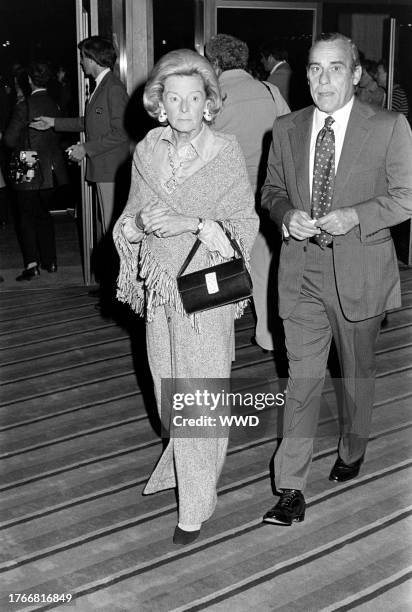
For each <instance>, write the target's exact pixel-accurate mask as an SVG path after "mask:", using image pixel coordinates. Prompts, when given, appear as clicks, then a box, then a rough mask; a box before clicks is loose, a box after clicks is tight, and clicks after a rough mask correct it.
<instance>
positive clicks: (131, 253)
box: [115, 231, 145, 316]
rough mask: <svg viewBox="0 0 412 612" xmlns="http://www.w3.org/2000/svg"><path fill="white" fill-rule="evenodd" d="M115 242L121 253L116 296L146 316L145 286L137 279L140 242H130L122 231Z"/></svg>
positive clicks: (136, 311) (139, 313)
mask: <svg viewBox="0 0 412 612" xmlns="http://www.w3.org/2000/svg"><path fill="white" fill-rule="evenodd" d="M115 244H116V247H117V249H118V251H119V255H120V270H119V275H118V277H117V290H116V298H117V299H118V300H119V302H123V303H125V304H128V305H129V306H130V308H131V309H132V310H133V311H134V312H135V313H137V314H138V315H140V316H144V313H145V295H144V288H143V283H142V282H141V281H138V280H137V278H138V260H139V250H140V243H137V244H133V245H132V244H130V243H129V242H128V241H127V240H126V239H125V237H124V236H123V235H122V233H121V231H120V232H119V233H118V234H117V236H115Z"/></svg>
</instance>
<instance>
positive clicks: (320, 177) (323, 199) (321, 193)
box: [312, 117, 335, 248]
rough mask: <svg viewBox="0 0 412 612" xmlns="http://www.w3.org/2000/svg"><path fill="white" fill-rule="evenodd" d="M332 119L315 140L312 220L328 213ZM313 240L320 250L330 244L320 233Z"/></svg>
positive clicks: (327, 236)
mask: <svg viewBox="0 0 412 612" xmlns="http://www.w3.org/2000/svg"><path fill="white" fill-rule="evenodd" d="M334 121H335V120H334V118H333V117H326V119H325V125H324V127H323V128H322V129H321V130H320V132H319V134H318V136H317V138H316V148H315V162H314V165H313V185H312V219H320V217H323V216H324V215H326V213H328V212H329V211H330V208H331V206H332V198H333V187H334V183H335V134H334V133H333V130H332V123H333V122H334ZM313 239H314V240H315V242H317V243H318V244H319V246H321V247H322V248H325V247H326V246H327V245H328V244H330V243H331V242H332V236H331V235H330V234H328V233H327V232H324V231H321V233H320V234H318V235H317V236H314V237H313Z"/></svg>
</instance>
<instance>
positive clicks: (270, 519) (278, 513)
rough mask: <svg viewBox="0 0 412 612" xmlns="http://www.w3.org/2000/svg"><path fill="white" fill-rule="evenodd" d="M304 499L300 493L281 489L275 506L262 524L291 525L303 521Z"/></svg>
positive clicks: (295, 490) (267, 513) (294, 490)
mask: <svg viewBox="0 0 412 612" xmlns="http://www.w3.org/2000/svg"><path fill="white" fill-rule="evenodd" d="M305 508H306V503H305V498H304V497H303V493H302V491H298V490H297V489H283V491H282V494H281V496H280V499H279V501H278V503H277V504H276V506H273V508H271V509H270V510H269V511H268V512H266V514H265V516H264V517H263V522H264V523H274V524H275V525H288V526H290V525H292V523H301V522H302V521H304V520H305Z"/></svg>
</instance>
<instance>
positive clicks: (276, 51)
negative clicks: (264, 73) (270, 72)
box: [259, 40, 289, 62]
mask: <svg viewBox="0 0 412 612" xmlns="http://www.w3.org/2000/svg"><path fill="white" fill-rule="evenodd" d="M259 50H260V53H261V55H263V57H265V58H268V57H269V56H270V55H271V56H272V57H273V58H274V59H275V60H277V61H278V62H287V61H288V58H289V54H288V52H287V50H286V49H285V48H284V47H283V46H282V44H281V43H280V42H279V41H276V40H273V41H268V42H264V43H263V44H262V45H260V47H259Z"/></svg>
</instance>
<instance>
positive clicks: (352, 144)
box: [332, 100, 373, 208]
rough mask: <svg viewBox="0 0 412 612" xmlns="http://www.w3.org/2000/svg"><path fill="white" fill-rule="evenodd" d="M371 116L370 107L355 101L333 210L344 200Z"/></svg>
mask: <svg viewBox="0 0 412 612" xmlns="http://www.w3.org/2000/svg"><path fill="white" fill-rule="evenodd" d="M371 114H373V111H371V110H370V109H369V108H368V107H365V106H362V105H360V104H359V102H358V101H357V100H355V101H354V103H353V108H352V111H351V114H350V117H349V122H348V126H347V128H346V134H345V139H344V141H343V147H342V153H341V156H340V159H339V165H338V168H337V172H336V176H335V187H334V195H333V203H332V208H336V207H338V204H339V203H340V201H341V200H342V197H343V198H344V195H345V186H346V183H347V182H348V180H349V176H350V171H351V170H352V168H354V167H356V165H357V163H358V159H359V156H360V154H361V151H362V147H363V143H364V142H365V140H366V138H367V136H368V133H369V130H370V129H371V124H370V123H369V121H368V117H369V116H370V115H371Z"/></svg>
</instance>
